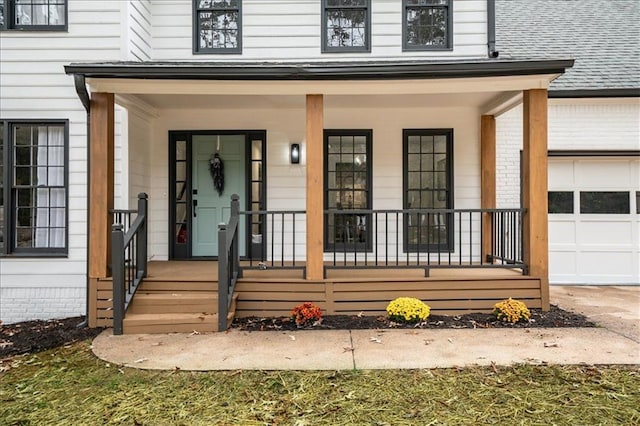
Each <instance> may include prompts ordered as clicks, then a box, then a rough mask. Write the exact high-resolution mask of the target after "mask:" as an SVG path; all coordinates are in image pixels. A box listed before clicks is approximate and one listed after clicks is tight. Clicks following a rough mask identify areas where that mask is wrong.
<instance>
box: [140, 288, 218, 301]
mask: <svg viewBox="0 0 640 426" xmlns="http://www.w3.org/2000/svg"><path fill="white" fill-rule="evenodd" d="M135 297H136V298H138V299H150V300H153V299H191V298H193V299H199V300H202V299H208V298H212V299H217V298H218V292H217V291H163V292H147V291H145V290H138V291H137V292H136V295H135Z"/></svg>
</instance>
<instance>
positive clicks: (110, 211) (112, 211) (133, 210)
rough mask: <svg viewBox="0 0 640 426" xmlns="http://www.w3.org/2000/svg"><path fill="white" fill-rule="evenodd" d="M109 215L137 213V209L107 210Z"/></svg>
mask: <svg viewBox="0 0 640 426" xmlns="http://www.w3.org/2000/svg"><path fill="white" fill-rule="evenodd" d="M109 213H138V210H137V209H109Z"/></svg>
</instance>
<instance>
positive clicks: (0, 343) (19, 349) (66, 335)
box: [0, 317, 103, 359]
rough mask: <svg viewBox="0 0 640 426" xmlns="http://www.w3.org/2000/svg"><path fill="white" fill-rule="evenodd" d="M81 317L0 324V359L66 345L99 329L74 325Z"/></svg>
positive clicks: (80, 320) (91, 335)
mask: <svg viewBox="0 0 640 426" xmlns="http://www.w3.org/2000/svg"><path fill="white" fill-rule="evenodd" d="M83 321H84V317H73V318H65V319H55V320H47V321H41V320H38V321H25V322H19V323H15V324H1V323H0V359H2V358H6V357H9V356H13V355H21V354H26V353H34V352H40V351H45V350H47V349H52V348H55V347H58V346H62V345H66V344H69V343H72V342H75V341H78V340H85V339H91V338H94V337H95V336H97V335H98V334H100V332H101V331H102V330H103V329H102V328H88V327H78V325H80V324H82V322H83Z"/></svg>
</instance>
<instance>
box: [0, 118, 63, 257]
mask: <svg viewBox="0 0 640 426" xmlns="http://www.w3.org/2000/svg"><path fill="white" fill-rule="evenodd" d="M0 132H1V133H0V256H2V255H3V254H14V253H15V254H29V255H51V254H57V255H64V254H66V253H67V247H68V246H67V187H68V180H67V179H68V174H67V164H68V157H67V155H68V154H67V146H68V143H67V141H68V138H69V130H68V122H67V121H60V120H56V121H46V122H34V121H0Z"/></svg>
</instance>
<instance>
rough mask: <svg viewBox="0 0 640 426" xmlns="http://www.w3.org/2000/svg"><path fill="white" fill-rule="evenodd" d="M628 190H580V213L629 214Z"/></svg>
mask: <svg viewBox="0 0 640 426" xmlns="http://www.w3.org/2000/svg"><path fill="white" fill-rule="evenodd" d="M630 204H631V203H630V196H629V191H580V213H582V214H629V213H630V212H631V205H630Z"/></svg>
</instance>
